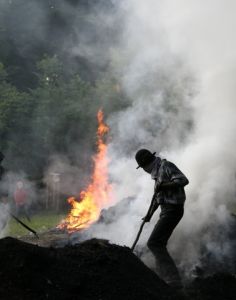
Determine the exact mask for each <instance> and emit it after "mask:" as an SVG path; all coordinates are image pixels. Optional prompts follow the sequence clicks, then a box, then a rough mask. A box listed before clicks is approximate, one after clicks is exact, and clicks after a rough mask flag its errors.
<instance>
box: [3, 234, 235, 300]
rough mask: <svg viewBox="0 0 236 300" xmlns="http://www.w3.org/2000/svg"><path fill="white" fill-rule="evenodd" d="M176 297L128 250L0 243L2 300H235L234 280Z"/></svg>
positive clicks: (203, 283)
mask: <svg viewBox="0 0 236 300" xmlns="http://www.w3.org/2000/svg"><path fill="white" fill-rule="evenodd" d="M185 293H186V294H184V293H183V292H177V291H173V290H172V289H171V288H170V287H169V286H168V285H166V284H165V283H164V282H163V281H162V280H161V279H159V278H158V276H157V275H156V274H155V273H154V272H152V271H151V270H150V269H148V268H147V267H146V266H145V265H144V264H143V263H142V262H141V261H140V260H139V259H138V258H137V257H136V256H135V255H134V254H133V253H132V252H131V250H130V249H129V248H127V247H121V246H117V245H112V244H109V243H108V242H107V241H105V240H97V239H92V240H89V241H86V242H83V243H81V244H78V245H74V246H66V247H63V248H52V247H51V248H46V247H39V246H36V245H33V244H29V243H25V242H22V241H20V240H16V239H13V238H4V239H1V240H0V299H1V300H5V299H9V300H14V299H24V300H28V299H31V300H35V299H57V300H61V299H68V300H69V299H70V300H72V299H79V300H92V299H93V300H116V299H122V300H131V299H132V300H146V299H147V300H149V299H150V300H152V299H153V300H154V299H156V300H158V299H159V300H171V299H175V300H177V299H192V300H233V299H236V277H235V276H234V275H232V274H227V273H217V274H215V275H213V276H210V277H207V278H198V279H195V280H194V281H192V282H191V283H190V284H188V286H187V287H186V288H185Z"/></svg>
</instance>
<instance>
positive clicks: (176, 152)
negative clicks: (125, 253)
mask: <svg viewBox="0 0 236 300" xmlns="http://www.w3.org/2000/svg"><path fill="white" fill-rule="evenodd" d="M235 6H236V4H235V2H234V1H227V2H225V1H220V0H219V1H211V0H209V1H207V2H205V1H204V5H203V3H202V2H196V1H186V0H181V1H178V3H177V2H176V1H171V0H170V1H153V0H148V1H145V2H139V3H137V1H132V0H130V1H125V2H123V5H121V6H120V9H121V10H122V11H123V14H124V20H125V22H124V30H123V35H122V37H123V39H122V42H121V46H120V47H121V48H120V55H121V56H122V61H123V65H122V66H121V65H120V66H119V67H120V68H119V72H118V73H119V74H120V78H121V82H122V88H124V89H125V91H126V93H127V95H128V96H129V99H130V106H129V108H128V109H126V110H124V111H123V112H120V113H118V114H114V115H113V116H111V117H110V119H109V123H110V125H111V130H112V133H113V140H112V143H111V144H110V155H111V167H110V172H111V178H112V179H113V180H114V182H116V186H115V190H116V193H117V199H118V201H119V200H121V199H124V198H126V197H134V200H133V201H132V202H131V203H129V205H127V207H126V213H125V212H124V213H123V215H122V216H120V217H119V218H118V219H117V220H116V222H115V223H112V224H111V225H104V226H103V225H99V226H97V227H96V228H95V229H94V230H95V234H96V235H99V236H101V237H107V238H109V239H111V240H112V241H113V242H118V243H120V244H126V245H129V246H130V245H131V244H132V242H133V240H134V238H135V234H136V233H137V231H138V228H139V225H140V223H141V220H140V219H141V217H142V216H144V215H145V213H146V211H147V208H148V204H149V202H150V199H151V196H152V192H153V190H152V189H153V187H152V185H153V182H151V180H150V178H149V177H148V175H147V174H144V173H143V172H142V171H140V169H139V170H138V171H137V170H136V169H135V167H136V164H135V161H134V154H135V152H136V151H137V150H138V149H139V148H140V147H147V148H148V149H150V150H153V151H157V152H158V153H160V155H161V156H164V157H166V158H167V159H169V160H171V161H173V162H174V163H176V164H177V165H178V166H179V168H180V169H181V170H182V171H183V172H184V173H185V174H186V176H187V177H188V178H189V180H190V184H189V186H188V187H187V188H186V192H187V201H186V211H185V216H184V219H183V220H182V221H181V223H180V224H179V226H178V228H177V229H176V231H175V233H174V234H173V237H172V238H171V240H170V244H169V246H170V250H171V253H172V254H173V256H174V257H175V258H177V259H178V260H179V261H180V262H181V263H182V268H183V269H185V270H187V269H188V270H189V269H190V268H191V267H192V266H193V265H194V264H197V263H199V260H200V258H201V257H200V252H201V250H202V245H203V244H204V246H205V247H206V248H208V250H209V249H211V250H212V248H213V247H212V245H213V244H214V242H213V239H215V241H217V239H218V241H219V244H220V243H221V242H222V244H223V246H222V247H218V248H217V247H215V248H214V249H215V250H214V253H215V255H216V256H218V257H220V256H222V255H223V254H222V253H224V254H226V253H227V254H230V253H231V250H232V249H231V250H230V245H229V244H228V243H227V242H226V241H224V238H226V233H227V226H226V227H225V231H224V234H223V235H220V232H221V231H220V230H219V234H217V229H216V228H218V227H219V228H220V227H221V226H223V225H224V224H228V222H230V220H231V217H230V213H229V207H230V206H231V204H232V202H233V201H234V197H235V161H236V154H235V150H234V145H235V142H236V141H235V139H236V137H235V133H234V132H235V127H236V121H235V116H234V114H235V108H236V107H235V106H236V104H235V101H234V96H235V84H234V77H235V68H234V67H233V66H234V63H235V58H236V57H235V46H236V45H235V39H234V32H233V30H234V28H235V25H236V24H235V22H236V21H235V18H234V14H233V12H234V11H235V8H236V7H235ZM153 219H154V220H153V222H152V223H151V224H150V225H146V228H145V230H144V232H143V235H142V237H141V240H140V243H141V244H144V243H146V241H147V238H148V235H149V233H150V231H151V229H152V228H153V225H154V224H155V222H156V220H157V216H154V218H153ZM205 229H207V230H206V231H205ZM203 232H205V233H204V234H203ZM213 236H214V238H213ZM211 250H209V251H211ZM147 263H148V262H147Z"/></svg>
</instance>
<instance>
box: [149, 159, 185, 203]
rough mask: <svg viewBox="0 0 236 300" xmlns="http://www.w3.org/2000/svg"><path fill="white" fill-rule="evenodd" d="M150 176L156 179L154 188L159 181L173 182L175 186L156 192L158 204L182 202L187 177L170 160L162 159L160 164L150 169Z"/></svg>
mask: <svg viewBox="0 0 236 300" xmlns="http://www.w3.org/2000/svg"><path fill="white" fill-rule="evenodd" d="M151 176H152V178H153V179H154V180H155V181H156V183H155V189H156V188H157V186H158V185H159V184H161V183H165V182H173V181H174V182H175V183H177V184H178V186H177V187H176V188H172V189H169V190H165V191H161V190H160V192H158V193H157V196H156V201H157V203H159V204H184V202H185V199H186V195H185V191H184V186H185V185H187V184H188V183H189V181H188V179H187V177H186V176H185V175H184V174H183V173H182V172H181V171H180V170H179V169H178V168H177V167H176V165H175V164H173V163H172V162H170V161H167V160H165V159H163V160H162V161H161V163H160V164H156V167H155V168H154V169H153V170H152V173H151Z"/></svg>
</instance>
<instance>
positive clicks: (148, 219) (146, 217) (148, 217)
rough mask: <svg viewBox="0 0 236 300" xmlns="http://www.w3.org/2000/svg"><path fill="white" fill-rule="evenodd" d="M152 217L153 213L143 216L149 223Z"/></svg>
mask: <svg viewBox="0 0 236 300" xmlns="http://www.w3.org/2000/svg"><path fill="white" fill-rule="evenodd" d="M151 218H152V216H151V215H146V216H145V217H143V218H142V220H143V221H145V222H146V223H147V222H150V220H151Z"/></svg>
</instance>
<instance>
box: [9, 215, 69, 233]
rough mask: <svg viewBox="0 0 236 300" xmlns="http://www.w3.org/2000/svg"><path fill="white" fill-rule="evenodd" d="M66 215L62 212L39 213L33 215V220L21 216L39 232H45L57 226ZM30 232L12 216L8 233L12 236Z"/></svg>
mask: <svg viewBox="0 0 236 300" xmlns="http://www.w3.org/2000/svg"><path fill="white" fill-rule="evenodd" d="M64 217H65V215H62V214H55V213H52V212H50V213H49V212H46V213H38V214H36V215H33V216H31V222H29V221H28V220H27V219H26V218H24V217H23V218H19V219H20V220H21V221H22V222H24V223H25V224H26V225H28V226H29V227H30V228H32V229H34V230H35V231H37V232H43V231H46V230H48V229H51V228H54V227H56V225H57V224H59V222H60V221H61V220H62V219H63V218H64ZM26 234H29V231H28V230H27V229H26V228H24V227H23V226H22V225H21V224H19V223H18V222H17V221H16V220H14V219H13V218H11V220H10V221H9V224H8V230H7V235H8V236H12V237H19V236H22V235H26Z"/></svg>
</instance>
